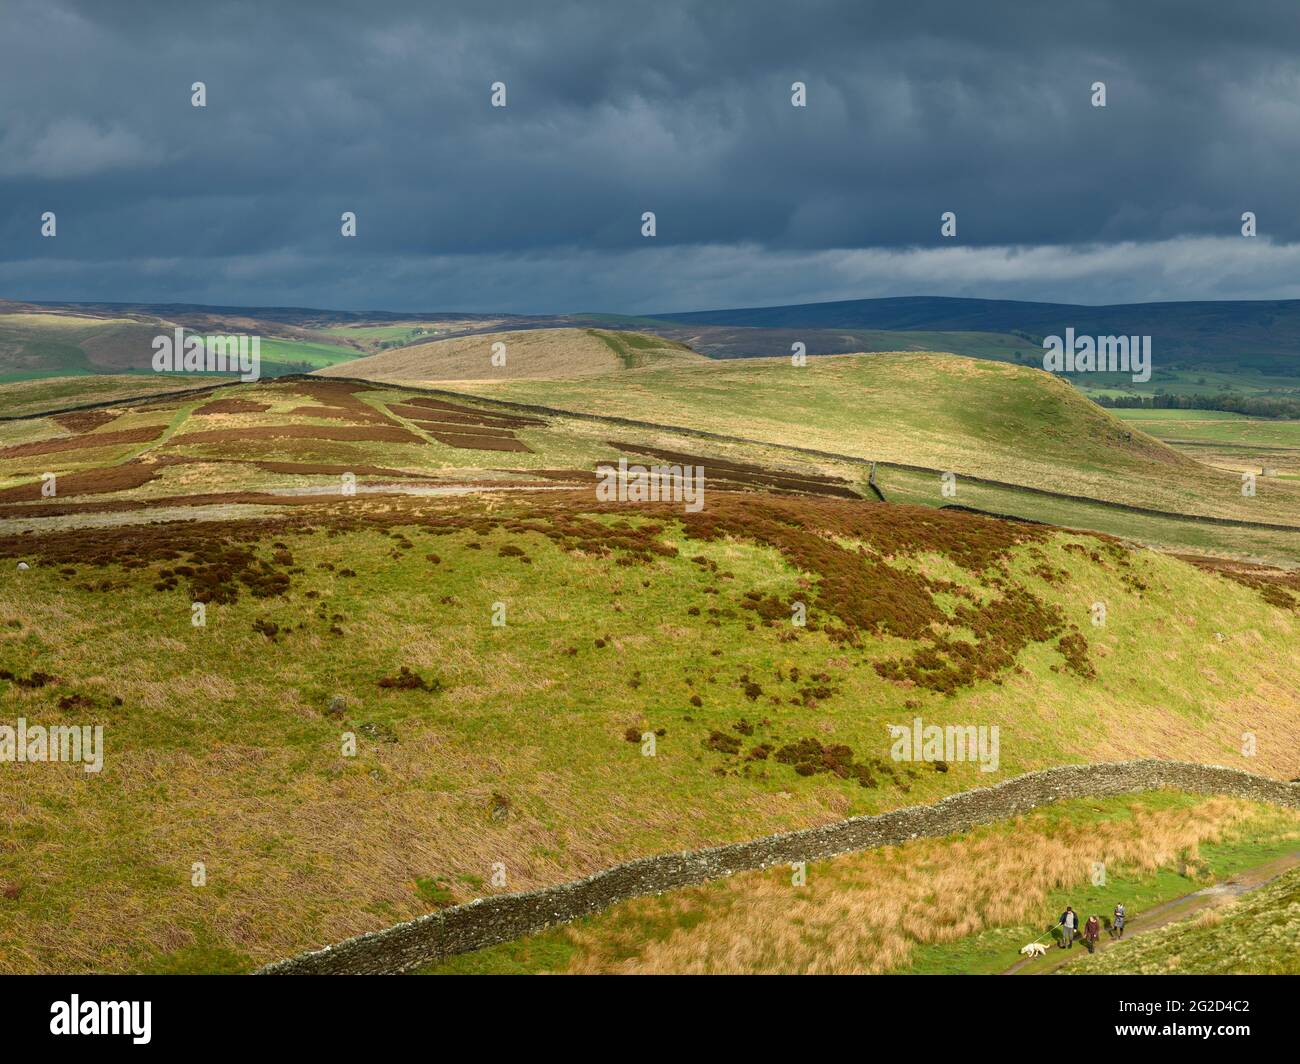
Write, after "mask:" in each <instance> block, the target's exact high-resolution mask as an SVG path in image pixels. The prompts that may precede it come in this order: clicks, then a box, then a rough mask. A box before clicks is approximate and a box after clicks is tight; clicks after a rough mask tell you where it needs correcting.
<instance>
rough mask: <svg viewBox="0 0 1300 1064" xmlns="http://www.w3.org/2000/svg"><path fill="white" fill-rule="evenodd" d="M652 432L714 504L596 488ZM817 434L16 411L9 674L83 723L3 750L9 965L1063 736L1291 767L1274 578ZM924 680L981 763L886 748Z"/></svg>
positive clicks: (176, 933)
mask: <svg viewBox="0 0 1300 1064" xmlns="http://www.w3.org/2000/svg"><path fill="white" fill-rule="evenodd" d="M638 372H643V371H637V370H633V371H629V376H630V375H632V374H634V373H638ZM691 448H695V450H691ZM674 453H675V454H678V455H681V456H683V457H687V458H690V459H694V458H695V457H697V456H698V457H699V458H700V460H701V461H702V462H703V464H704V465H705V470H706V484H707V486H708V487H707V495H706V504H705V506H704V508H703V509H702V510H701V511H700V512H698V513H689V512H685V511H684V509H683V507H682V506H681V505H670V504H644V505H628V504H619V503H602V502H599V501H598V500H597V499H596V497H595V493H594V491H593V490H592V468H593V465H594V464H595V463H597V462H600V461H611V460H615V459H617V457H618V456H619V455H620V454H622V455H627V456H628V457H629V458H631V459H633V460H635V459H637V458H641V459H645V458H649V457H654V456H656V455H657V456H661V457H662V456H663V455H664V454H674ZM679 460H681V459H679ZM832 469H833V467H832V468H828V466H827V465H826V464H824V463H819V462H815V461H813V460H811V459H807V458H802V459H796V458H794V457H792V456H791V455H789V454H788V453H784V454H783V453H781V452H778V451H776V450H775V449H771V448H767V449H764V448H757V447H755V448H748V449H743V448H740V447H724V446H723V445H721V444H719V445H716V446H712V445H711V446H710V447H709V448H708V450H707V451H704V450H703V449H702V445H701V443H700V441H692V440H690V438H689V437H674V436H673V435H672V434H668V433H647V432H645V431H644V430H635V429H631V428H626V429H622V430H615V429H612V428H611V427H609V426H605V425H602V424H599V423H592V422H582V421H572V420H569V419H566V418H559V417H544V418H542V417H539V418H534V417H522V416H520V415H518V414H517V413H510V412H508V411H506V410H504V409H502V408H499V407H493V406H492V405H491V403H488V402H481V403H475V402H473V401H460V400H454V401H449V400H446V399H443V398H437V397H431V396H427V395H420V394H417V393H413V392H410V391H408V390H403V389H401V388H398V387H394V386H388V385H375V386H374V387H369V386H366V385H364V384H363V385H354V384H350V383H347V382H342V381H331V380H329V379H325V378H306V379H285V380H281V381H268V382H261V383H258V384H255V385H247V386H235V387H230V388H223V389H221V390H219V391H217V392H214V393H210V394H206V395H197V396H187V397H185V398H183V399H166V400H162V401H155V402H150V401H148V400H141V401H139V402H134V403H129V404H125V405H123V406H120V407H114V408H110V409H107V410H102V411H93V412H88V413H83V414H75V415H56V416H51V417H48V418H37V419H33V420H32V421H28V422H17V423H8V424H0V696H2V697H3V698H4V700H5V703H6V705H7V706H8V707H9V709H8V711H7V712H8V714H9V716H10V717H13V718H16V717H19V716H21V717H23V718H25V719H26V720H28V721H31V722H39V723H42V724H55V723H71V724H82V723H85V724H91V723H99V724H102V725H103V726H104V728H105V744H106V753H105V762H104V767H103V771H102V772H101V773H98V774H93V775H92V774H87V773H85V772H83V771H82V769H81V768H80V767H79V766H76V765H41V764H28V765H22V766H13V765H11V766H10V768H12V769H14V771H6V772H4V773H0V805H3V806H4V808H6V809H8V810H11V811H12V812H11V813H10V815H9V824H10V827H11V831H12V833H13V835H14V837H15V838H17V839H19V840H21V845H20V846H17V847H14V848H11V849H0V883H2V884H3V885H4V889H5V893H4V897H5V900H4V901H3V903H0V943H3V944H4V945H3V947H0V969H2V970H5V971H54V970H74V971H82V970H103V969H107V970H144V969H149V970H173V969H178V968H179V969H185V968H200V969H202V968H213V967H221V968H225V967H229V968H244V967H248V966H251V965H253V964H255V963H257V962H262V961H269V960H272V959H275V958H277V957H280V956H284V955H287V954H290V953H293V952H295V951H297V950H300V949H303V948H306V947H309V946H314V945H320V944H323V943H326V942H330V941H334V940H337V939H340V938H344V937H347V936H349V935H352V934H356V933H359V932H362V931H367V930H374V929H377V928H380V927H383V926H386V925H388V924H391V923H394V922H396V921H398V920H401V919H403V918H407V917H410V916H414V915H417V914H419V913H421V912H427V911H429V910H430V909H431V908H434V907H437V906H438V905H443V904H447V903H449V902H450V901H464V900H468V899H470V898H473V897H476V896H481V895H483V894H485V893H489V892H491V891H492V890H496V889H508V890H519V889H525V888H528V887H531V886H537V885H542V884H546V883H555V882H560V881H563V880H567V879H571V878H575V877H577V876H581V875H583V874H586V873H589V872H592V871H594V870H596V869H599V868H603V867H607V866H608V865H610V864H612V863H615V862H617V861H619V860H622V859H626V858H630V857H634V856H637V855H641V854H646V853H657V852H664V851H669V850H676V849H681V848H686V847H695V846H701V845H713V844H717V843H720V842H725V841H730V840H739V839H743V838H749V837H752V836H754V835H756V834H761V833H766V832H771V831H777V830H782V829H786V828H792V827H798V826H806V825H811V824H817V823H824V822H828V821H831V820H834V819H838V818H840V817H843V816H847V815H852V814H855V813H865V812H874V811H880V810H884V809H889V808H894V807H898V806H901V805H906V804H914V803H916V802H926V801H932V800H934V799H936V798H938V797H941V796H942V795H944V794H948V793H951V792H953V791H956V790H962V789H967V788H969V787H971V786H977V785H983V784H987V783H990V782H996V781H997V780H998V779H1002V778H1005V777H1007V776H1009V775H1015V774H1018V773H1020V772H1023V771H1026V770H1029V769H1034V768H1039V767H1045V766H1048V765H1053V764H1059V763H1062V762H1078V761H1094V760H1105V759H1110V758H1126V757H1133V756H1170V757H1179V758H1186V759H1188V760H1194V761H1206V762H1214V763H1221V764H1230V765H1238V766H1241V767H1246V768H1250V769H1252V770H1255V771H1260V772H1265V773H1269V774H1273V775H1276V776H1281V777H1285V778H1290V777H1292V776H1295V775H1298V774H1300V759H1298V755H1297V753H1296V750H1295V746H1294V743H1293V742H1292V741H1291V739H1290V737H1291V736H1292V735H1293V734H1294V730H1295V727H1296V723H1297V721H1300V701H1298V698H1300V696H1297V691H1300V655H1296V654H1287V653H1280V652H1279V648H1286V647H1294V646H1295V645H1296V644H1297V640H1300V612H1297V610H1296V608H1295V606H1296V597H1295V596H1294V594H1293V593H1292V592H1291V591H1288V590H1286V589H1285V588H1286V585H1285V584H1282V583H1279V584H1273V583H1270V582H1269V581H1267V580H1265V581H1256V580H1254V579H1253V578H1252V579H1244V578H1243V579H1238V578H1236V576H1235V575H1234V574H1232V573H1222V574H1221V573H1215V572H1211V571H1207V570H1205V569H1203V568H1199V567H1197V566H1194V565H1191V564H1189V563H1187V562H1184V561H1180V560H1178V559H1176V558H1172V557H1167V556H1163V555H1158V554H1154V553H1152V552H1149V551H1142V550H1136V549H1133V548H1131V547H1128V546H1126V545H1124V544H1122V543H1120V542H1119V541H1115V540H1111V539H1108V538H1105V537H1099V536H1096V535H1093V534H1088V533H1073V532H1065V531H1059V530H1055V529H1051V528H1047V527H1039V526H1033V525H1027V524H1019V523H1008V522H1001V521H997V520H993V519H990V518H985V517H980V516H976V515H972V514H967V513H962V512H956V511H944V510H935V509H932V508H927V507H919V506H906V505H884V504H873V503H869V502H866V501H864V500H863V499H862V498H861V497H860V496H862V495H863V494H864V493H865V488H864V486H863V484H862V480H861V478H862V476H863V475H864V472H865V471H864V470H861V469H859V470H857V472H856V474H855V475H846V476H843V477H839V476H837V474H836V473H835V472H834V471H832ZM42 472H54V473H56V474H57V484H58V491H57V494H56V495H55V496H54V497H45V496H43V495H42V494H41V491H40V485H41V477H40V474H41V473H42ZM348 474H351V475H353V476H355V481H356V485H357V492H358V493H357V494H356V495H355V496H348V495H344V494H342V492H343V490H344V484H345V483H346V478H347V475H348ZM778 492H779V493H778ZM196 519H197V520H196ZM159 522H163V523H159ZM20 561H21V562H23V563H25V564H26V565H27V566H28V568H23V569H20V568H19V567H18V563H19V562H20ZM196 602H198V603H202V604H204V605H205V611H206V612H205V617H204V620H205V623H204V624H203V625H202V626H201V627H196V626H195V625H194V624H193V623H192V622H193V618H194V611H193V605H194V603H196ZM799 602H802V603H804V604H805V606H806V609H807V620H808V623H807V625H806V626H804V627H799V626H796V625H795V624H793V623H792V616H793V611H794V608H795V604H796V603H799ZM1097 602H1103V603H1105V605H1106V610H1107V614H1106V618H1105V623H1104V624H1103V625H1100V626H1098V625H1094V624H1093V622H1092V617H1093V609H1094V603H1097ZM496 620H500V621H501V622H503V623H500V624H498V623H494V621H496ZM142 648H147V652H142ZM1153 661H1158V663H1159V666H1160V667H1159V668H1158V669H1154V668H1153V667H1152V666H1153ZM915 716H920V717H922V718H924V719H925V720H926V721H927V722H933V723H938V724H945V723H960V724H975V725H990V726H991V725H997V726H998V727H999V728H1000V729H1001V735H1002V738H1001V753H1000V763H999V765H998V767H997V771H996V772H992V773H986V772H981V771H980V769H979V767H978V766H977V765H974V764H971V763H953V764H951V765H948V766H946V767H947V769H948V770H947V771H939V770H937V769H936V768H935V766H934V765H933V764H931V763H920V764H905V763H899V762H895V761H893V760H892V758H891V757H890V753H889V751H890V737H889V732H888V728H887V727H886V726H887V725H888V724H891V723H893V724H896V723H901V722H906V721H910V720H911V719H912V718H913V717H915ZM647 731H649V732H654V733H655V736H656V737H655V743H656V749H655V751H654V756H644V755H643V753H642V742H643V736H644V734H645V733H646V732H647ZM1245 732H1250V733H1252V734H1253V735H1255V736H1256V737H1257V743H1258V750H1257V753H1256V754H1255V755H1254V756H1251V757H1246V756H1243V754H1242V753H1241V749H1242V747H1241V743H1242V735H1243V733H1245ZM348 736H353V737H355V739H356V741H357V744H358V745H357V749H356V750H355V756H353V755H352V754H351V753H349V752H348V751H347V750H346V748H345V746H344V744H345V743H346V742H347V740H348ZM124 854H127V855H130V859H129V860H123V855H124ZM196 861H197V862H202V863H203V864H204V866H205V868H206V870H207V875H208V886H207V887H204V888H202V889H199V888H195V887H193V886H191V885H190V876H191V869H192V866H193V864H194V862H196ZM497 865H503V866H504V868H505V870H506V877H507V878H506V885H505V887H499V886H493V884H492V881H491V877H492V875H493V869H494V867H495V866H497Z"/></svg>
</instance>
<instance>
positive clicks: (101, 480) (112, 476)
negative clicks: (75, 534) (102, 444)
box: [0, 462, 161, 514]
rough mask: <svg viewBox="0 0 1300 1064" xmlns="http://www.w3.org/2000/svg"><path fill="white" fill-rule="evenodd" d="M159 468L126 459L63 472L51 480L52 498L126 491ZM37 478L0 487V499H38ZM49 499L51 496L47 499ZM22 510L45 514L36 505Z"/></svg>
mask: <svg viewBox="0 0 1300 1064" xmlns="http://www.w3.org/2000/svg"><path fill="white" fill-rule="evenodd" d="M160 472H161V470H160V469H159V467H158V466H156V465H145V464H143V463H141V462H126V463H124V464H123V465H119V466H107V467H105V468H103V469H88V470H86V471H84V472H81V473H64V474H63V475H62V476H60V477H59V478H58V479H57V480H56V481H55V486H56V488H57V491H58V495H57V496H56V499H66V498H68V497H70V496H76V495H105V494H108V493H109V492H114V491H128V490H130V489H131V488H138V487H140V486H141V485H143V484H147V483H149V481H151V480H155V479H157V477H158V476H159V474H160ZM41 501H44V497H43V496H42V495H41V481H39V480H37V481H33V482H32V483H30V484H17V485H15V486H14V487H12V488H5V489H3V490H0V503H12V502H41ZM48 501H53V500H48ZM24 512H26V513H33V512H37V513H40V514H45V513H46V510H45V508H44V507H40V508H39V509H31V508H24Z"/></svg>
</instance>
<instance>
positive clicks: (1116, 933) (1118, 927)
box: [1110, 901, 1125, 938]
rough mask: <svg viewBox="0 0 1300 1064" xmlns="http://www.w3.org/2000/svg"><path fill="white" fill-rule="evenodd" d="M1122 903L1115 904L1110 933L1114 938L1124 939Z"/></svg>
mask: <svg viewBox="0 0 1300 1064" xmlns="http://www.w3.org/2000/svg"><path fill="white" fill-rule="evenodd" d="M1124 915H1125V914H1124V903H1123V902H1122V901H1121V902H1116V903H1115V915H1114V916H1113V917H1112V918H1111V925H1110V932H1111V935H1112V936H1113V937H1115V938H1123V937H1124Z"/></svg>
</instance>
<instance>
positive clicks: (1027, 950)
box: [1020, 942, 1047, 957]
mask: <svg viewBox="0 0 1300 1064" xmlns="http://www.w3.org/2000/svg"><path fill="white" fill-rule="evenodd" d="M1020 952H1021V953H1023V954H1024V955H1025V956H1026V957H1046V956H1047V947H1046V946H1044V945H1043V944H1042V943H1041V942H1031V943H1029V945H1027V946H1025V947H1024V948H1023V949H1021V951H1020Z"/></svg>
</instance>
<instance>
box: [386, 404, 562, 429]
mask: <svg viewBox="0 0 1300 1064" xmlns="http://www.w3.org/2000/svg"><path fill="white" fill-rule="evenodd" d="M388 408H389V409H390V410H392V411H393V413H395V414H398V415H399V416H401V417H409V418H429V417H432V416H433V415H430V414H429V413H428V411H430V410H436V411H438V414H437V420H439V421H454V422H457V423H459V424H463V425H483V426H489V425H495V426H499V427H501V428H511V429H522V428H529V427H530V426H531V427H543V426H545V425H547V424H548V422H546V421H543V420H542V419H541V418H536V417H528V416H526V415H522V414H489V413H486V412H485V411H482V410H475V409H474V408H473V407H471V406H461V405H459V404H457V403H449V402H447V401H446V400H444V399H430V398H429V397H427V396H420V397H419V398H416V399H407V400H406V401H405V402H404V403H398V404H394V403H390V404H389V405H388Z"/></svg>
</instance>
